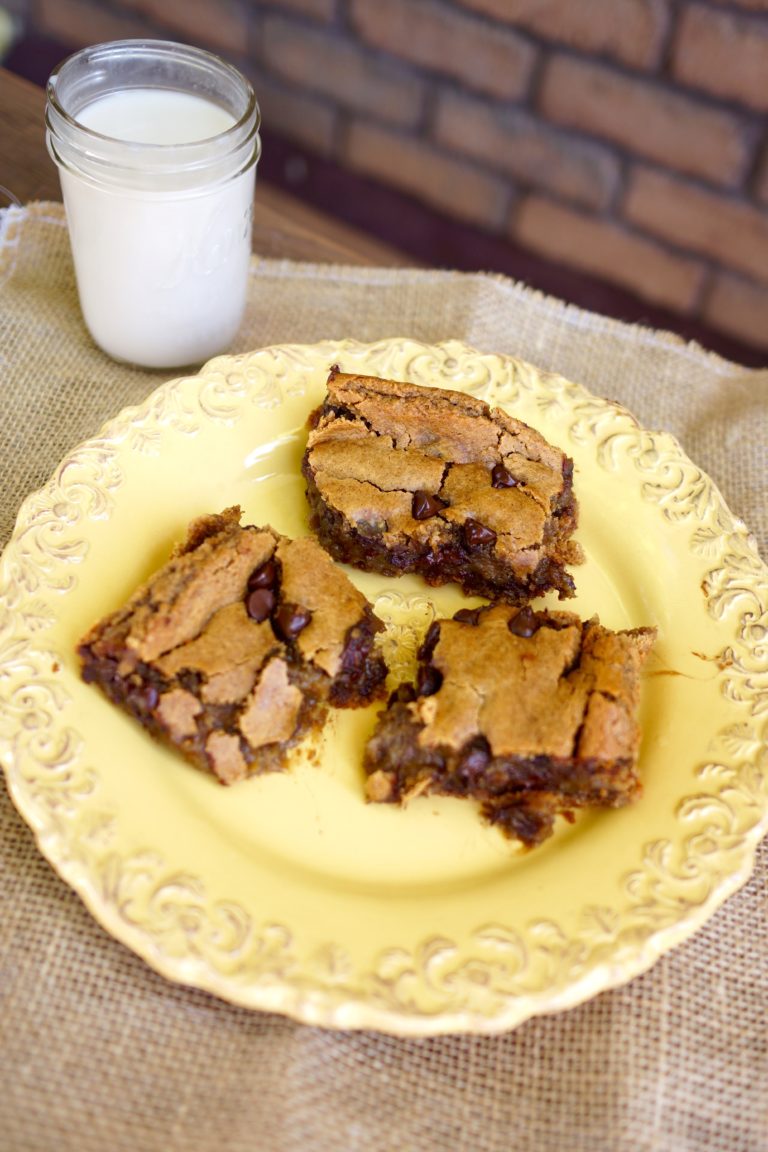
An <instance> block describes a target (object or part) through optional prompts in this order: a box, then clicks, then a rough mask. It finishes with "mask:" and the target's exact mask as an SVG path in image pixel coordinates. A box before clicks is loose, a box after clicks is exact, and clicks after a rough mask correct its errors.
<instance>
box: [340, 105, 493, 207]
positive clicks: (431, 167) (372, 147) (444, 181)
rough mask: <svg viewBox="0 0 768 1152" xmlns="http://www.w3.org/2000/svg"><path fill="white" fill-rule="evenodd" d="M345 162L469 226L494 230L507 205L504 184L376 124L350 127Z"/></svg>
mask: <svg viewBox="0 0 768 1152" xmlns="http://www.w3.org/2000/svg"><path fill="white" fill-rule="evenodd" d="M344 159H345V161H346V162H347V163H348V164H349V166H350V167H351V168H355V169H357V170H358V171H360V172H364V173H366V175H368V176H373V177H374V178H376V179H378V180H380V181H381V182H382V183H384V184H389V185H394V186H396V187H398V188H400V189H402V190H403V191H405V192H409V193H411V194H412V195H413V196H415V197H416V198H417V199H419V200H422V201H423V202H424V203H426V204H429V205H431V206H432V207H434V208H437V209H438V210H439V211H441V212H445V213H446V214H447V215H449V216H455V217H458V218H460V219H462V220H467V221H469V222H470V223H472V224H479V225H481V226H482V227H484V228H490V229H499V228H500V227H501V226H502V224H503V222H504V221H505V219H506V215H507V211H508V207H509V196H510V192H509V188H508V185H507V182H506V181H504V180H501V179H498V178H497V177H495V176H491V175H488V174H486V173H484V172H479V171H477V170H476V169H474V168H472V167H470V166H469V165H468V164H467V163H466V162H462V161H460V160H455V159H453V158H451V157H449V156H446V155H444V154H443V153H441V152H439V151H438V150H437V149H436V148H433V147H431V146H430V145H428V144H425V143H424V142H423V141H420V140H417V139H414V138H413V137H409V136H402V135H399V134H398V133H395V132H391V131H389V130H387V129H385V128H380V127H378V126H377V125H374V124H370V123H364V122H361V121H358V122H356V123H353V124H352V125H351V127H350V131H349V134H348V137H347V141H346V148H345V156H344Z"/></svg>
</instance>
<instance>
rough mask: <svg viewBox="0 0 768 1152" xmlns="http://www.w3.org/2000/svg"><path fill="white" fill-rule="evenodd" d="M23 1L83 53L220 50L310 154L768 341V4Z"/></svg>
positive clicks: (740, 0) (756, 341)
mask: <svg viewBox="0 0 768 1152" xmlns="http://www.w3.org/2000/svg"><path fill="white" fill-rule="evenodd" d="M19 2H22V4H23V0H16V3H17V4H18V3H19ZM26 8H27V16H28V19H29V20H30V21H31V22H32V24H33V25H34V26H35V27H36V29H37V30H38V31H41V32H43V33H45V34H47V35H51V36H54V37H58V38H60V39H61V40H63V41H64V42H66V43H68V44H73V45H76V44H81V43H87V42H94V41H97V40H101V39H113V38H120V37H124V36H134V35H144V34H147V33H151V34H155V35H161V36H166V37H169V38H172V37H175V38H179V39H186V40H190V41H192V42H195V43H199V44H201V45H204V46H209V47H211V48H213V49H215V50H217V51H219V52H221V53H222V54H224V55H226V56H227V57H228V58H230V59H231V60H233V61H234V62H236V63H238V64H239V65H240V66H241V67H242V68H243V69H244V71H246V72H247V73H248V74H249V75H250V77H251V78H252V80H253V82H254V86H255V88H256V90H257V95H258V97H259V101H260V104H261V106H262V112H263V117H264V121H265V124H266V125H267V127H268V128H269V127H271V128H272V129H273V130H274V131H276V132H277V133H279V134H280V135H281V136H283V137H285V138H288V139H289V140H292V141H295V142H296V143H297V145H300V146H301V147H302V148H304V149H308V150H309V151H310V152H313V153H316V154H317V155H319V156H321V157H324V158H325V159H326V160H331V161H333V162H335V163H337V164H339V165H341V166H343V167H344V168H345V169H348V170H352V171H353V172H355V173H357V174H361V175H363V176H365V177H368V178H372V179H374V180H375V181H377V182H379V183H381V184H384V185H388V186H391V187H394V188H396V189H397V190H398V191H400V192H405V193H407V194H409V195H410V196H412V197H416V198H417V199H418V200H420V201H422V202H423V203H424V204H425V205H427V206H428V207H430V208H432V209H434V210H436V211H437V212H438V213H441V214H443V215H444V216H447V217H455V218H456V219H457V220H460V221H461V222H462V223H463V224H470V225H472V226H475V227H478V228H480V229H482V230H484V232H485V233H490V234H493V235H495V236H498V237H499V240H500V241H502V240H512V241H514V242H515V243H516V244H519V245H522V246H523V247H524V248H525V249H527V250H529V251H530V252H533V253H535V254H538V255H541V256H544V257H547V258H550V259H554V260H555V261H558V262H559V263H560V264H562V265H563V266H567V267H569V268H574V269H578V270H583V271H585V272H588V273H589V274H590V275H592V276H595V277H598V278H600V279H602V280H604V281H608V282H611V283H613V284H616V285H617V286H619V287H620V288H621V289H624V290H629V291H631V292H632V293H634V294H636V295H637V296H639V297H641V298H642V299H643V300H645V301H647V302H648V303H649V305H657V306H662V307H664V308H667V309H671V310H673V311H675V312H678V313H680V314H681V315H684V316H688V317H692V318H696V319H697V320H699V321H702V322H704V323H707V324H710V325H711V326H713V327H714V328H717V329H719V330H720V331H722V332H725V333H728V334H730V335H731V336H734V337H736V338H739V339H742V340H745V341H747V342H749V343H751V344H753V345H757V346H759V347H764V348H768V115H767V114H768V0H269V2H264V3H260V2H257V0H101V2H97V0H28V3H27V4H26Z"/></svg>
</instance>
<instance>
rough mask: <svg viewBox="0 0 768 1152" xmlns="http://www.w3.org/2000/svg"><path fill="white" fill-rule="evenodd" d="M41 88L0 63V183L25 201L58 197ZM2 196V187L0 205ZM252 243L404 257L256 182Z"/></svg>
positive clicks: (353, 257)
mask: <svg viewBox="0 0 768 1152" xmlns="http://www.w3.org/2000/svg"><path fill="white" fill-rule="evenodd" d="M44 114H45V93H44V92H43V90H42V89H41V88H38V87H37V86H36V85H34V84H30V83H29V81H27V80H23V79H21V78H20V77H18V76H15V75H14V74H12V73H11V72H9V71H8V70H7V69H5V68H0V185H1V186H2V188H4V189H5V190H6V191H7V192H10V193H11V195H12V197H15V199H16V200H18V201H19V202H20V203H22V204H25V203H27V202H28V201H30V200H60V199H61V192H60V190H59V178H58V173H57V171H56V166H55V164H54V163H53V161H52V160H51V158H50V157H49V155H48V151H47V149H46V146H45V125H44ZM5 202H6V199H5V197H4V196H3V195H2V193H1V192H0V207H2V206H3V205H4V204H5ZM253 247H254V251H257V252H259V253H260V255H262V256H268V257H275V258H279V257H288V258H289V259H291V260H310V261H317V262H319V263H342V264H374V265H382V266H383V265H388V266H394V265H404V264H408V263H410V261H409V260H408V257H407V256H405V255H404V254H403V253H401V252H398V251H397V250H396V249H394V248H391V247H389V246H388V245H386V244H382V243H379V242H378V241H377V240H375V239H372V238H371V237H369V236H367V235H366V234H365V233H362V232H358V231H357V230H356V229H354V228H350V227H348V226H347V225H346V224H343V223H341V222H339V221H337V220H334V219H333V218H332V217H330V216H327V215H325V214H324V213H322V212H319V211H317V210H316V209H315V208H311V207H308V206H307V205H305V204H302V203H301V202H300V201H299V200H296V199H295V198H294V197H291V196H288V195H287V194H286V193H285V192H283V191H281V190H280V189H277V188H275V187H273V186H270V185H268V184H266V183H265V182H264V181H263V180H257V183H256V201H255V207H254V221H253Z"/></svg>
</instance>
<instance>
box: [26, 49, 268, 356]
mask: <svg viewBox="0 0 768 1152" xmlns="http://www.w3.org/2000/svg"><path fill="white" fill-rule="evenodd" d="M100 49H101V50H104V51H106V52H107V55H109V51H110V50H112V52H113V53H114V51H115V50H117V49H120V50H121V51H122V53H123V56H125V55H127V56H129V57H130V56H131V55H133V56H136V55H137V54H138V57H139V59H140V61H142V62H143V63H144V65H145V66H144V67H143V68H134V69H133V70H132V71H130V70H129V71H128V72H126V69H125V59H123V60H122V61H121V64H122V67H117V66H116V67H115V71H116V73H117V75H116V77H114V78H113V83H111V84H110V82H109V81H107V82H106V83H102V84H101V86H99V85H97V84H94V83H91V82H89V72H90V69H85V70H84V71H83V77H84V78H83V79H82V80H81V81H80V83H79V84H70V85H69V87H67V75H66V72H65V69H66V66H67V63H69V62H65V65H63V66H62V68H61V69H60V70H59V74H58V76H57V74H56V73H54V77H52V82H53V90H52V91H51V88H50V85H51V82H49V103H48V114H47V121H48V142H49V147H50V149H51V152H52V154H53V156H54V158H55V159H56V161H57V163H58V165H59V174H60V179H61V187H62V194H63V198H64V203H65V207H66V213H67V221H68V226H69V231H70V238H71V243H72V254H73V259H74V264H75V273H76V277H77V286H78V294H79V298H80V305H81V308H82V312H83V316H84V319H85V322H86V325H87V327H88V329H89V331H90V332H91V335H92V336H93V338H94V340H95V341H96V343H97V344H99V346H100V347H101V348H102V349H103V350H104V351H105V352H107V353H108V354H109V355H110V356H112V357H113V358H115V359H118V360H126V361H130V362H133V363H137V364H141V365H143V366H146V367H154V368H167V367H180V366H185V365H191V364H197V363H200V362H202V361H203V360H205V359H207V358H209V357H211V356H213V355H216V354H217V353H219V352H223V351H226V350H227V349H228V348H229V347H230V346H231V342H232V340H233V339H234V337H235V335H236V333H237V330H238V328H239V326H240V323H241V320H242V316H243V312H244V308H245V302H246V293H247V285H248V276H249V268H250V255H251V213H252V203H253V192H254V181H255V169H256V162H257V160H258V154H259V140H258V132H257V127H258V108H257V106H256V108H255V111H254V106H255V98H252V92H250V86H249V85H248V84H247V81H245V80H244V79H243V78H242V77H240V76H239V73H236V72H235V70H234V69H229V66H227V65H224V64H223V62H221V61H218V60H217V58H215V57H210V56H209V55H208V54H207V53H201V52H199V50H196V49H190V48H186V47H182V46H177V45H168V44H166V43H165V42H151V41H150V42H132V41H127V42H126V41H123V42H118V44H117V45H104V46H99V47H97V49H94V50H90V51H91V52H92V53H98V51H99V50H100ZM88 51H89V50H87V49H85V50H83V53H87V52H88ZM83 53H78V54H76V56H75V57H71V58H70V61H71V60H76V59H77V57H78V56H81V55H83ZM160 56H164V57H165V59H164V60H162V61H158V59H157V58H159V57H160ZM169 57H170V60H171V65H172V66H171V67H168V66H167V65H168V59H169ZM198 57H202V58H203V61H202V63H203V65H204V67H203V68H202V69H201V68H200V67H199V65H200V61H199V59H198ZM145 58H152V59H150V60H149V63H150V64H151V65H152V67H147V66H146V63H147V61H146V59H145ZM190 60H191V64H192V65H193V66H192V67H191V69H190V68H189V67H187V69H186V72H185V65H188V64H189V63H190ZM211 61H213V68H211ZM108 64H109V61H108V60H107V62H106V64H105V63H104V62H103V61H102V71H104V72H107V73H108ZM179 65H181V67H179ZM218 65H221V66H222V67H223V68H224V69H225V75H224V80H225V83H224V84H219V85H218V87H217V86H216V85H215V84H214V83H212V82H211V75H212V74H213V79H214V80H215V79H216V75H215V73H216V67H217V66H218ZM92 66H93V62H92V61H91V68H92ZM174 66H175V70H174ZM232 73H234V78H233V76H232ZM201 77H202V79H201ZM238 78H239V80H240V81H241V82H242V84H241V87H242V92H240V91H239V90H238V85H237V83H236V81H237V79H238ZM142 80H144V82H143V83H142V82H140V81H142ZM233 90H234V95H233ZM249 92H250V97H249ZM235 97H239V100H238V99H237V98H235ZM67 100H68V102H69V105H70V107H69V108H67V107H66V101H67Z"/></svg>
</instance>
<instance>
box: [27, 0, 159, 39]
mask: <svg viewBox="0 0 768 1152" xmlns="http://www.w3.org/2000/svg"><path fill="white" fill-rule="evenodd" d="M36 24H37V29H38V31H39V32H41V33H43V34H45V35H48V36H50V37H52V38H53V39H58V40H60V41H61V42H62V43H63V44H67V45H72V47H80V46H81V45H86V44H99V43H101V42H102V41H106V40H129V39H133V38H137V37H138V38H140V37H142V36H147V35H150V36H151V35H156V34H157V27H156V26H153V25H152V24H151V23H149V22H148V21H147V20H141V19H136V18H134V17H131V16H124V15H120V14H119V13H117V12H112V11H109V10H107V9H104V8H103V7H102V6H101V5H100V4H98V5H97V4H91V3H88V0H37V5H36Z"/></svg>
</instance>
